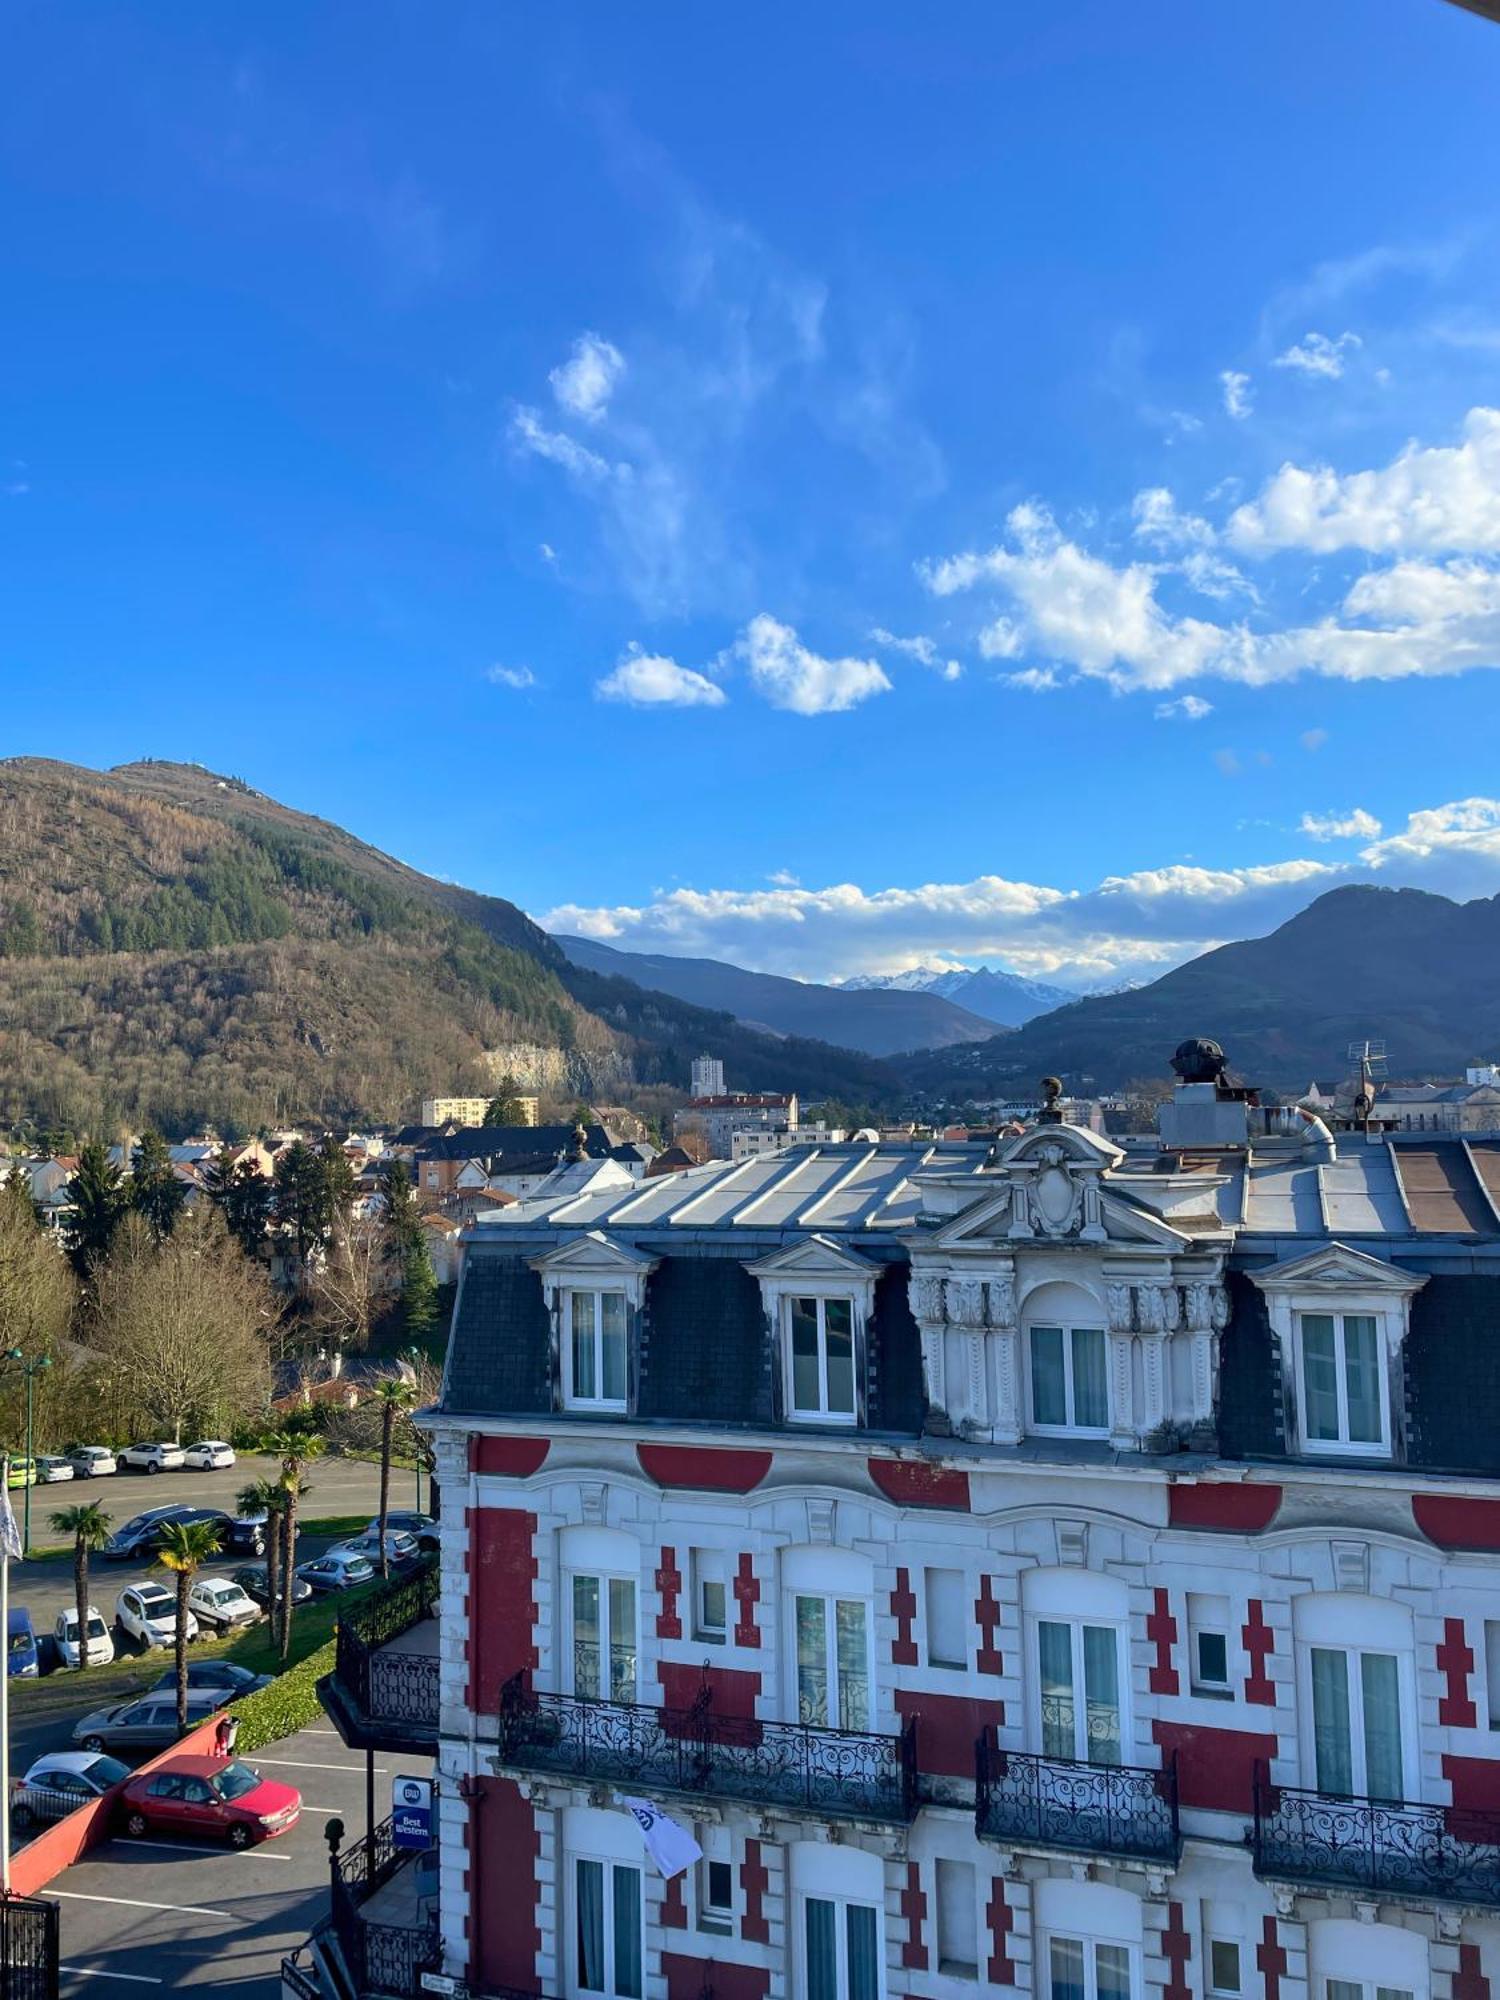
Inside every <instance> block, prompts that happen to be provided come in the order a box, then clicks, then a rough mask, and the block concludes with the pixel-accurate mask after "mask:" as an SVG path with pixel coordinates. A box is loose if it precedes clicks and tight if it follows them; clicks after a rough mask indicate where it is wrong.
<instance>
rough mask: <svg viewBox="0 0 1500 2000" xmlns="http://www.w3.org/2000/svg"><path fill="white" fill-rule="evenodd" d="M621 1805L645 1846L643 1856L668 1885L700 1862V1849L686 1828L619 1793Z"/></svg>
mask: <svg viewBox="0 0 1500 2000" xmlns="http://www.w3.org/2000/svg"><path fill="white" fill-rule="evenodd" d="M620 1802H621V1804H622V1805H623V1806H624V1807H625V1808H626V1810H627V1811H629V1812H632V1813H634V1815H635V1823H636V1825H637V1826H638V1827H639V1828H640V1830H641V1838H642V1839H643V1840H644V1841H645V1843H646V1852H647V1853H648V1854H649V1855H650V1856H651V1859H652V1860H653V1861H654V1862H655V1863H656V1866H657V1868H658V1870H659V1871H660V1872H661V1874H662V1875H664V1876H665V1877H666V1879H667V1881H669V1882H670V1881H671V1879H672V1877H673V1876H674V1875H680V1874H681V1873H682V1871H683V1869H684V1868H691V1867H692V1865H693V1863H694V1862H695V1861H701V1860H702V1859H703V1849H702V1848H701V1847H700V1846H699V1845H698V1843H697V1841H696V1840H694V1838H693V1836H692V1835H691V1834H690V1833H689V1832H688V1830H687V1828H686V1827H685V1826H679V1825H678V1823H677V1821H676V1820H675V1819H669V1818H668V1817H667V1815H666V1814H665V1813H664V1812H663V1811H662V1810H661V1808H660V1807H659V1806H654V1805H652V1803H651V1801H650V1800H649V1799H630V1798H626V1796H625V1794H624V1793H623V1792H621V1794H620Z"/></svg>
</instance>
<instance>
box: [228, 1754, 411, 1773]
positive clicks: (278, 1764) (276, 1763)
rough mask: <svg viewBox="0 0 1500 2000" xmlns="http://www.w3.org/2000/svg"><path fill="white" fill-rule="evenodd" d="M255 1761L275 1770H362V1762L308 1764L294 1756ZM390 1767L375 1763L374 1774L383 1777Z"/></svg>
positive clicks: (352, 1771)
mask: <svg viewBox="0 0 1500 2000" xmlns="http://www.w3.org/2000/svg"><path fill="white" fill-rule="evenodd" d="M255 1761H256V1763H257V1764H264V1765H265V1766H266V1768H267V1769H268V1770H276V1771H347V1772H348V1773H349V1775H350V1776H351V1777H358V1776H360V1775H361V1774H362V1773H363V1771H364V1766H363V1764H308V1763H303V1762H302V1761H300V1760H299V1759H298V1758H296V1757H257V1758H256V1760H255ZM390 1768H391V1767H390V1765H389V1764H377V1765H376V1766H375V1775H376V1776H377V1777H383V1776H384V1775H385V1773H386V1772H387V1771H389V1769H390Z"/></svg>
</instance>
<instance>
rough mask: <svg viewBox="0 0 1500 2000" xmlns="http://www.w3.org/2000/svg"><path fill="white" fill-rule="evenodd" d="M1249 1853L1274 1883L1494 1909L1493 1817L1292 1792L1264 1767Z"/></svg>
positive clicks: (1497, 1834)
mask: <svg viewBox="0 0 1500 2000" xmlns="http://www.w3.org/2000/svg"><path fill="white" fill-rule="evenodd" d="M1253 1853H1254V1863H1255V1872H1256V1874H1257V1875H1265V1876H1269V1877H1271V1878H1272V1879H1273V1880H1276V1881H1281V1882H1319V1883H1326V1884H1328V1885H1330V1886H1333V1887H1338V1888H1347V1889H1367V1890H1370V1891H1378V1892H1383V1893H1385V1894H1393V1895H1398V1896H1414V1897H1418V1898H1429V1899H1431V1900H1432V1901H1434V1902H1452V1903H1476V1904H1487V1905H1489V1906H1491V1907H1494V1906H1497V1905H1500V1813H1495V1812H1475V1811H1470V1810H1468V1809H1467V1808H1464V1807H1454V1806H1428V1805H1413V1804H1410V1803H1408V1802H1407V1801H1406V1800H1384V1799H1346V1798H1339V1797H1337V1796H1335V1795H1334V1794H1332V1793H1328V1792H1306V1791H1295V1790H1293V1789H1292V1788H1291V1787H1290V1786H1288V1785H1273V1784H1271V1783H1270V1781H1269V1778H1268V1776H1267V1774H1266V1770H1265V1767H1264V1766H1263V1765H1262V1766H1260V1767H1259V1768H1258V1769H1257V1771H1256V1776H1255V1830H1254V1835H1253Z"/></svg>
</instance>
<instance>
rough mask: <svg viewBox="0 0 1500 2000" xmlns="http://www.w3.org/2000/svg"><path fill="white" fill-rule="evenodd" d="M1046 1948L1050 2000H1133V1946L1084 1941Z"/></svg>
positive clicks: (1066, 1940) (1060, 1941)
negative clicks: (1131, 1951) (1131, 1982)
mask: <svg viewBox="0 0 1500 2000" xmlns="http://www.w3.org/2000/svg"><path fill="white" fill-rule="evenodd" d="M1044 1944H1045V1956H1044V1958H1043V1961H1042V1962H1043V1964H1044V1965H1045V1966H1046V1968H1047V1995H1048V2000H1131V1984H1130V1979H1131V1953H1130V1947H1129V1945H1124V1944H1106V1943H1104V1942H1103V1940H1101V1939H1098V1938H1081V1937H1049V1938H1047V1939H1045V1940H1044Z"/></svg>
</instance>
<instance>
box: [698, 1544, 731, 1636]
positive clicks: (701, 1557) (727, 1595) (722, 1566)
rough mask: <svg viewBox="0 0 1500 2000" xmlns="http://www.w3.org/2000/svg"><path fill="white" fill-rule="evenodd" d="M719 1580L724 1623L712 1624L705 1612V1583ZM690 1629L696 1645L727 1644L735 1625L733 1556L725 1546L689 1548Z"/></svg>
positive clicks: (717, 1582)
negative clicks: (730, 1556)
mask: <svg viewBox="0 0 1500 2000" xmlns="http://www.w3.org/2000/svg"><path fill="white" fill-rule="evenodd" d="M707 1583H716V1584H717V1585H718V1586H719V1588H720V1589H721V1590H722V1591H723V1593H724V1622H723V1623H722V1624H721V1625H717V1626H715V1625H712V1624H710V1623H709V1621H708V1620H707V1619H706V1618H705V1617H704V1615H703V1586H704V1585H705V1584H707ZM688 1593H689V1595H688V1630H689V1631H690V1632H691V1634H692V1639H693V1644H694V1645H695V1646H727V1645H728V1644H729V1637H730V1631H731V1629H732V1627H733V1624H734V1619H733V1616H732V1615H731V1614H732V1610H733V1606H732V1603H731V1599H732V1596H733V1590H732V1583H731V1577H730V1562H729V1556H728V1553H727V1551H726V1550H724V1549H704V1548H690V1549H689V1550H688Z"/></svg>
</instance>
